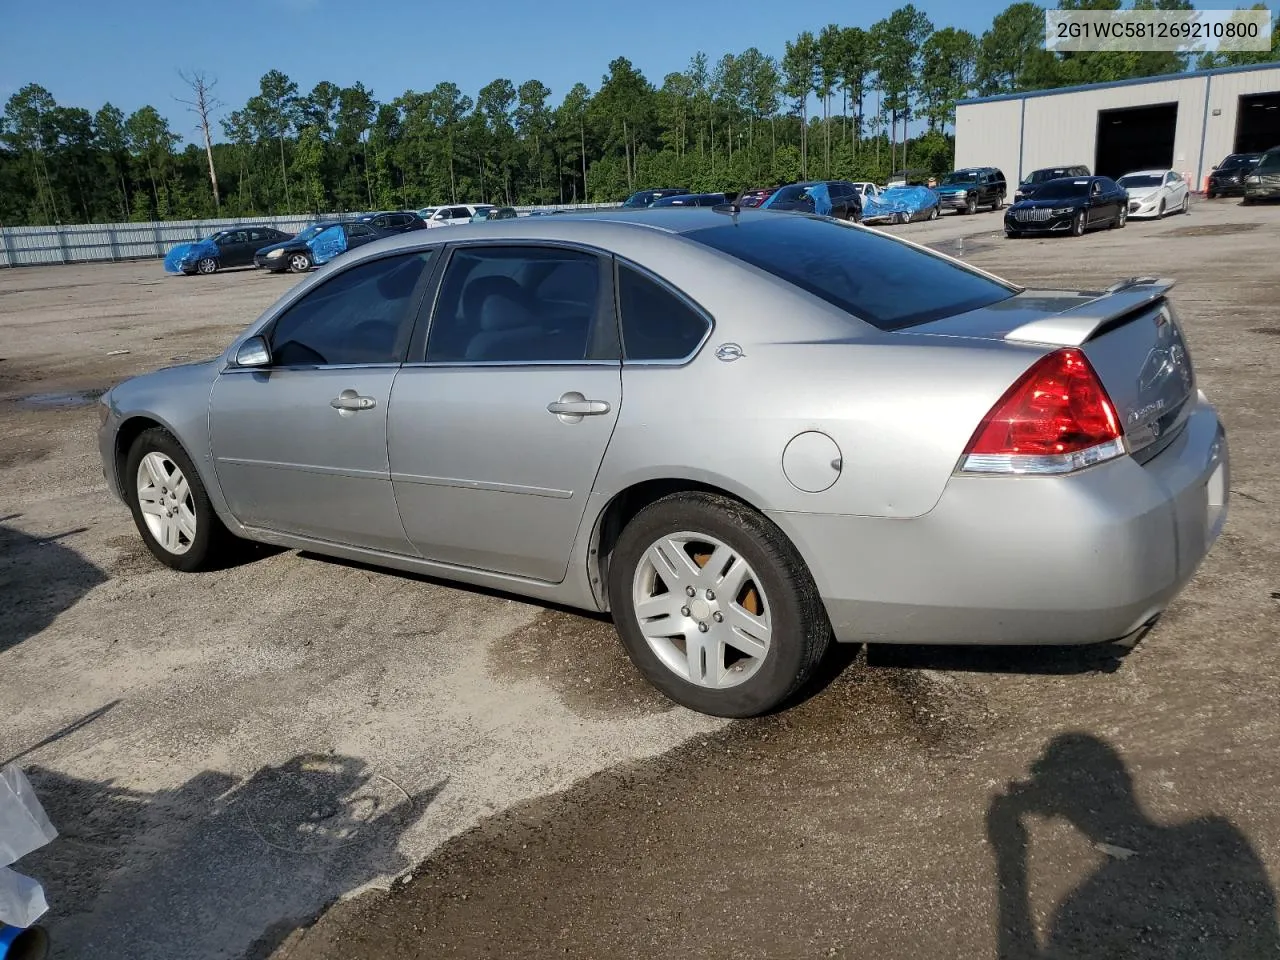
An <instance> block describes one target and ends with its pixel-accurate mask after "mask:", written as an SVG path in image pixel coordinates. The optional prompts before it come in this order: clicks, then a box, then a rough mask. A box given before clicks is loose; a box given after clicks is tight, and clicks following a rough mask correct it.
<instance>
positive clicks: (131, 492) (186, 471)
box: [120, 427, 235, 573]
mask: <svg viewBox="0 0 1280 960" xmlns="http://www.w3.org/2000/svg"><path fill="white" fill-rule="evenodd" d="M153 455H154V459H153V460H151V461H150V463H151V464H153V465H154V464H156V463H157V462H160V463H162V464H167V465H168V467H171V468H174V469H176V470H177V471H179V473H178V474H175V473H172V472H168V471H167V470H166V478H165V479H167V480H172V479H173V478H174V477H176V476H179V475H180V477H181V479H182V480H185V482H186V489H185V493H186V496H185V497H183V496H182V494H183V493H184V491H183V489H182V488H181V486H179V487H178V488H177V490H176V491H173V488H171V487H170V488H168V489H169V490H171V491H172V492H174V493H175V495H176V496H177V497H179V498H180V499H171V498H169V497H166V496H165V495H164V494H163V492H162V489H161V490H157V487H161V488H164V487H167V484H155V483H150V484H149V486H150V490H151V491H152V492H153V494H154V499H153V498H152V497H147V498H146V502H147V503H148V505H149V506H152V507H155V506H161V507H162V508H163V509H166V510H168V509H173V510H175V511H176V512H175V518H174V519H175V523H174V524H170V525H168V526H167V529H170V530H172V529H174V527H175V526H176V527H178V528H179V529H178V530H177V533H176V537H175V541H174V542H176V545H177V548H176V549H175V548H173V546H172V545H171V546H166V545H165V544H164V543H162V542H161V540H160V539H158V537H157V532H156V531H153V529H152V526H151V525H150V524H149V523H148V515H147V514H144V512H143V502H144V497H143V494H142V486H143V483H144V482H145V479H146V478H145V476H144V474H145V475H146V476H149V477H154V476H155V474H154V473H151V472H150V471H148V469H147V467H145V466H144V464H143V461H144V460H146V459H147V458H148V457H152V456H153ZM120 485H121V488H122V489H123V490H124V495H125V498H126V499H127V500H128V503H129V510H130V511H131V512H132V513H133V522H134V524H135V525H136V526H137V528H138V533H140V534H141V535H142V540H143V542H144V543H145V544H146V545H147V549H148V550H150V551H151V555H152V556H154V557H155V558H156V559H157V560H159V561H160V562H161V563H163V564H164V565H165V566H166V567H171V568H172V569H174V570H181V571H183V572H184V573H192V572H194V571H196V570H206V569H210V568H212V567H215V566H218V565H219V564H220V563H221V562H222V561H224V560H225V559H226V558H227V557H228V556H229V555H230V552H231V551H230V548H231V546H232V545H233V544H234V542H235V537H233V536H232V534H231V533H230V531H228V530H227V528H226V527H225V526H223V523H222V521H221V520H219V519H218V515H217V513H216V512H215V511H214V509H213V506H212V505H211V504H210V503H209V494H208V491H206V490H205V487H204V483H203V482H202V481H201V480H200V474H199V473H197V472H196V468H195V465H194V464H193V463H192V462H191V458H190V457H188V456H187V453H186V451H185V450H183V449H182V445H181V444H180V443H178V441H177V440H176V439H174V437H173V434H171V433H169V431H168V430H165V429H164V428H163V427H152V428H151V429H149V430H144V431H143V432H142V433H141V434H140V435H139V436H138V439H136V440H135V441H134V442H133V446H132V447H130V448H129V453H128V456H126V457H125V469H124V475H123V476H122V477H121V478H120ZM180 517H186V518H188V524H191V523H194V527H195V533H194V536H192V535H190V532H189V526H188V528H187V529H181V528H182V524H181V523H180V522H178V518H180ZM150 519H152V520H155V521H158V522H159V523H160V524H161V526H160V527H159V528H158V529H159V530H160V531H161V532H160V536H164V532H163V531H164V529H166V526H165V524H164V521H165V519H167V518H164V517H159V516H156V515H154V514H152V515H151V517H150Z"/></svg>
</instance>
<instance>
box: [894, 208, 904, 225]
mask: <svg viewBox="0 0 1280 960" xmlns="http://www.w3.org/2000/svg"><path fill="white" fill-rule="evenodd" d="M893 222H894V223H895V224H897V225H899V226H901V225H902V224H904V223H906V222H907V215H906V214H905V213H903V212H901V211H899V212H897V213H895V214H894V215H893Z"/></svg>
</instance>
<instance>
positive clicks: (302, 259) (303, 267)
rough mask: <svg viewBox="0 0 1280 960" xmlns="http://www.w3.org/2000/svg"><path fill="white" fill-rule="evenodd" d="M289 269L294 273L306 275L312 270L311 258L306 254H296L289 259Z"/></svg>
mask: <svg viewBox="0 0 1280 960" xmlns="http://www.w3.org/2000/svg"><path fill="white" fill-rule="evenodd" d="M289 269H290V270H292V271H293V272H294V273H306V272H307V271H308V270H310V269H311V257H310V255H308V254H305V253H295V254H292V255H291V256H290V257H289Z"/></svg>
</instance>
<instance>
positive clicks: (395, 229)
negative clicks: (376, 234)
mask: <svg viewBox="0 0 1280 960" xmlns="http://www.w3.org/2000/svg"><path fill="white" fill-rule="evenodd" d="M357 223H367V224H368V225H369V226H371V227H373V229H375V230H380V231H382V232H384V233H407V232H408V231H410V230H425V229H427V222H426V221H425V220H423V219H422V218H421V217H420V216H418V215H417V214H416V213H414V212H413V211H411V210H384V211H383V212H382V213H367V214H365V215H364V216H363V217H360V218H359V219H358V220H357Z"/></svg>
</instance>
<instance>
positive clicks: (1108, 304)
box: [902, 277, 1196, 461]
mask: <svg viewBox="0 0 1280 960" xmlns="http://www.w3.org/2000/svg"><path fill="white" fill-rule="evenodd" d="M1173 283H1174V282H1173V281H1172V280H1163V279H1157V278H1154V277H1141V278H1132V279H1129V280H1122V281H1120V282H1118V283H1116V284H1114V285H1112V286H1111V287H1110V288H1109V289H1107V290H1105V291H1103V292H1101V293H1072V292H1062V291H1034V290H1028V291H1024V292H1022V293H1020V294H1018V295H1017V296H1014V297H1010V298H1009V299H1008V300H1005V301H1001V302H1000V303H997V304H993V305H992V306H990V307H985V308H982V309H980V310H975V311H972V312H971V313H967V314H962V315H961V316H958V317H949V318H946V319H943V320H937V321H934V322H932V323H929V324H924V325H921V326H918V327H911V328H908V329H907V330H904V331H902V332H903V333H912V334H921V335H925V336H947V337H963V338H976V339H982V340H1001V341H1004V342H1007V343H1018V344H1027V345H1043V346H1045V347H1047V348H1051V349H1052V348H1057V347H1078V348H1079V349H1080V350H1081V352H1083V353H1084V355H1085V356H1086V357H1087V358H1088V359H1089V362H1090V363H1091V364H1092V365H1093V368H1094V370H1095V371H1097V374H1098V377H1099V379H1101V381H1102V385H1103V386H1104V387H1105V388H1106V391H1107V394H1108V396H1110V397H1111V402H1112V403H1113V404H1115V407H1116V412H1117V414H1118V415H1119V417H1120V424H1121V427H1122V428H1123V430H1124V433H1125V439H1126V441H1127V443H1128V445H1129V450H1130V452H1131V453H1132V454H1133V456H1134V457H1135V458H1136V459H1138V460H1139V461H1145V460H1148V459H1150V458H1151V457H1153V456H1155V455H1156V454H1157V453H1159V451H1160V450H1162V449H1164V447H1165V446H1166V445H1167V444H1168V443H1170V442H1172V440H1173V438H1174V437H1175V436H1176V435H1177V433H1178V431H1179V430H1180V429H1181V427H1182V425H1183V423H1185V421H1186V418H1187V416H1188V414H1189V412H1190V410H1189V408H1190V407H1191V404H1190V403H1189V401H1190V400H1191V398H1192V397H1193V396H1194V394H1195V391H1196V383H1195V373H1194V370H1193V368H1192V364H1191V357H1190V354H1189V353H1188V351H1187V346H1186V341H1185V340H1184V339H1183V335H1182V330H1181V327H1180V326H1179V324H1178V320H1177V316H1176V315H1175V313H1174V310H1173V306H1172V304H1170V303H1169V300H1168V298H1167V294H1168V292H1169V289H1170V288H1171V287H1172V286H1173Z"/></svg>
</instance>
